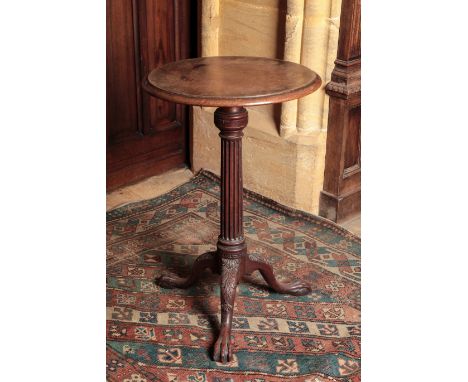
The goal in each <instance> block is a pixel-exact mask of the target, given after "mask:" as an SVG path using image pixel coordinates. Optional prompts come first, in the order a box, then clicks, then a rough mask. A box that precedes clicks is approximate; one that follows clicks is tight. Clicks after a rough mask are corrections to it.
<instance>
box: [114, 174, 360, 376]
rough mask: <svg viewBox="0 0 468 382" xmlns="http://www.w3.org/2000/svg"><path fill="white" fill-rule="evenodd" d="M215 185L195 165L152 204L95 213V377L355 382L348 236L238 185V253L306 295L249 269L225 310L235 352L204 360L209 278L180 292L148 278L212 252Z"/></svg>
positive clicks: (354, 253)
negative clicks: (100, 285)
mask: <svg viewBox="0 0 468 382" xmlns="http://www.w3.org/2000/svg"><path fill="white" fill-rule="evenodd" d="M219 192H220V187H219V181H218V178H217V177H215V176H214V175H213V174H211V173H208V172H206V171H202V172H201V173H199V174H198V175H196V176H195V177H194V178H193V179H192V180H191V181H190V182H188V183H186V184H183V185H182V186H180V187H178V188H176V189H174V190H173V191H171V192H168V193H167V194H164V195H162V196H160V197H157V198H155V199H151V200H146V201H142V202H138V203H133V204H129V205H125V206H123V207H120V208H117V209H114V210H112V211H109V212H108V213H107V380H108V381H124V382H145V381H147V382H150V381H171V382H196V381H198V382H202V381H207V382H208V381H209V382H212V381H213V382H231V381H232V382H235V381H242V382H247V381H249V382H267V381H304V382H324V381H343V382H344V381H352V382H356V381H360V355H361V352H360V282H359V280H360V261H359V259H360V239H359V238H358V237H356V236H354V235H353V234H351V233H349V232H347V231H345V230H344V229H341V228H339V227H338V226H336V225H334V224H333V223H330V222H328V221H325V220H323V219H321V218H318V217H316V216H312V215H309V214H305V213H303V212H299V211H296V210H292V209H289V208H286V207H283V206H280V205H278V204H276V203H274V202H272V201H269V200H267V199H265V198H262V197H261V196H259V195H257V194H254V193H251V192H248V191H246V194H245V197H244V208H245V212H244V227H245V236H246V241H247V245H248V249H249V252H250V253H255V254H256V255H258V256H259V257H262V258H263V259H265V260H266V261H268V262H269V263H270V264H272V265H273V267H274V269H275V274H276V275H277V276H278V278H279V279H284V280H286V279H291V278H296V277H299V278H301V279H303V280H306V281H308V282H310V283H311V285H312V286H313V292H312V293H311V294H310V295H308V296H303V297H295V296H288V295H281V294H277V293H274V292H272V291H270V290H269V289H267V288H266V286H265V285H266V284H265V283H264V281H263V280H262V278H261V276H260V275H259V274H258V272H255V273H254V274H253V275H252V277H250V278H249V279H247V280H245V281H244V282H242V283H241V284H240V286H239V288H238V293H237V298H236V304H235V307H234V320H233V336H234V341H235V359H234V361H232V362H231V363H229V364H225V365H223V364H218V363H216V362H214V361H212V360H211V351H212V346H213V344H214V342H215V341H216V335H217V333H218V330H219V319H220V306H219V305H220V300H219V299H220V296H219V284H218V283H219V281H218V280H219V277H218V276H216V275H212V274H211V273H210V272H209V271H206V274H205V275H204V276H203V277H202V278H201V280H200V281H198V282H197V283H196V284H195V285H194V286H193V287H191V288H189V289H187V290H179V289H172V290H167V289H162V288H159V287H158V286H156V285H155V284H154V282H153V280H154V278H155V276H156V275H158V274H160V273H161V271H163V270H170V271H174V272H177V273H179V274H185V273H186V272H187V271H188V270H189V269H190V266H191V264H192V262H193V261H194V260H195V258H196V256H198V255H200V254H202V253H203V252H207V251H210V250H214V249H215V248H216V247H215V244H216V241H217V237H218V231H219Z"/></svg>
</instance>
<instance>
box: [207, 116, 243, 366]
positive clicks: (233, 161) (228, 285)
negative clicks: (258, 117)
mask: <svg viewBox="0 0 468 382" xmlns="http://www.w3.org/2000/svg"><path fill="white" fill-rule="evenodd" d="M247 120H248V114H247V110H246V109H245V108H243V107H220V108H218V109H216V112H215V125H216V126H217V127H218V129H219V130H220V133H219V136H220V137H221V232H220V235H219V238H218V244H217V247H218V257H219V259H220V263H221V285H220V287H221V329H220V333H219V336H218V340H217V341H216V343H215V347H214V360H215V361H218V362H228V361H231V360H232V344H231V326H232V312H233V307H234V300H235V297H236V288H237V284H238V283H239V280H240V278H241V276H242V274H243V273H244V267H245V258H246V255H247V248H246V246H245V239H244V228H243V224H242V220H243V219H242V215H243V214H242V209H243V206H242V194H243V192H242V190H243V188H242V136H243V135H244V134H243V132H242V130H243V129H244V128H245V127H246V126H247Z"/></svg>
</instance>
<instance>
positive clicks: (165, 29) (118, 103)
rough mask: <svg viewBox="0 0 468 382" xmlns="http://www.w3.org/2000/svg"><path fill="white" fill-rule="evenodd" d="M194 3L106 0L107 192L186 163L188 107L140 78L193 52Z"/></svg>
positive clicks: (164, 0)
mask: <svg viewBox="0 0 468 382" xmlns="http://www.w3.org/2000/svg"><path fill="white" fill-rule="evenodd" d="M194 3H195V6H196V2H192V1H185V0H182V1H180V0H107V52H106V53H107V54H106V56H107V189H108V190H111V189H114V188H116V187H119V186H122V185H125V184H129V183H132V182H135V181H137V180H140V179H143V178H145V177H148V176H152V175H156V174H159V173H162V172H164V171H167V170H169V169H171V168H176V167H183V166H184V165H186V164H188V158H189V156H188V142H187V141H188V138H187V137H188V118H187V115H188V114H187V107H185V106H181V105H176V104H174V103H170V102H166V101H162V100H159V99H155V98H152V97H149V96H148V95H147V94H146V93H145V92H144V91H142V89H141V81H142V79H143V77H144V76H146V75H147V74H148V72H149V71H150V70H151V69H153V68H155V67H158V66H161V65H163V64H165V63H168V62H171V61H175V60H179V59H183V58H188V57H190V56H191V55H193V54H194V53H195V54H196V50H194V46H193V42H194V38H193V33H192V38H191V36H190V30H191V29H192V28H196V26H195V25H193V20H196V17H195V18H194V17H193V15H191V13H192V12H193V9H191V8H194ZM195 30H196V29H195ZM195 35H196V34H195ZM195 49H196V47H195Z"/></svg>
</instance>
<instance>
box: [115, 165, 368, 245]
mask: <svg viewBox="0 0 468 382" xmlns="http://www.w3.org/2000/svg"><path fill="white" fill-rule="evenodd" d="M192 176H193V173H192V171H190V170H189V169H188V168H183V169H178V170H173V171H169V172H166V173H164V174H162V175H157V176H153V177H151V178H148V179H145V180H142V181H141V182H139V183H135V184H132V185H130V186H126V187H122V188H118V189H117V190H115V191H112V192H110V193H108V194H107V197H106V209H107V210H110V209H112V208H115V207H119V206H122V205H124V204H127V203H132V202H137V201H139V200H145V199H151V198H154V197H156V196H159V195H162V194H164V193H165V192H168V191H170V190H172V189H173V188H175V187H177V186H179V185H181V184H183V183H185V182H187V181H188V180H190V178H191V177H192ZM340 225H341V226H343V227H344V228H346V229H347V230H348V231H351V232H352V233H354V234H355V235H358V236H361V215H360V214H359V215H358V216H355V217H353V218H351V219H349V220H347V221H344V222H342V223H341V224H340Z"/></svg>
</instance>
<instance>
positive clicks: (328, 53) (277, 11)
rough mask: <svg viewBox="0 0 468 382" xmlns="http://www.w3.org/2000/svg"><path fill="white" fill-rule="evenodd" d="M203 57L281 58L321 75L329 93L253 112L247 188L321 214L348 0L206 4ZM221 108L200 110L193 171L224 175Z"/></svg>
mask: <svg viewBox="0 0 468 382" xmlns="http://www.w3.org/2000/svg"><path fill="white" fill-rule="evenodd" d="M201 4H202V33H201V36H202V41H201V45H202V55H203V56H218V55H223V56H227V55H234V56H236V55H245V56H264V57H271V58H281V59H286V60H288V61H293V62H298V63H302V64H303V65H306V66H308V67H309V68H311V69H312V70H314V71H315V72H317V73H318V74H319V75H320V76H321V77H322V80H323V84H322V88H321V89H319V90H318V91H317V92H315V93H314V94H312V95H310V96H307V97H304V98H302V99H301V100H299V101H291V102H287V103H284V104H282V105H281V104H280V105H268V106H256V107H251V108H249V124H248V126H247V128H246V129H245V130H244V133H245V135H244V141H243V168H244V186H245V187H246V188H248V189H250V190H252V191H255V192H258V193H260V194H262V195H265V196H267V197H270V198H272V199H274V200H276V201H278V202H280V203H283V204H285V205H288V206H291V207H294V208H299V209H301V210H305V211H308V212H311V213H317V212H318V203H319V194H320V191H321V189H322V185H323V170H324V164H325V143H326V125H327V118H328V97H327V96H326V94H325V91H324V87H325V84H326V83H327V82H328V81H329V80H330V74H331V71H332V70H333V62H334V60H335V57H336V48H337V41H338V27H339V25H338V23H339V14H340V8H341V0H287V1H286V0H248V1H247V0H202V2H201ZM214 110H215V109H214V108H202V107H194V108H193V158H192V164H193V169H194V170H195V171H198V170H199V169H201V168H205V169H208V170H211V171H213V172H215V173H217V174H219V170H220V143H219V137H218V130H217V129H216V127H215V126H214V123H213V113H214Z"/></svg>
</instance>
